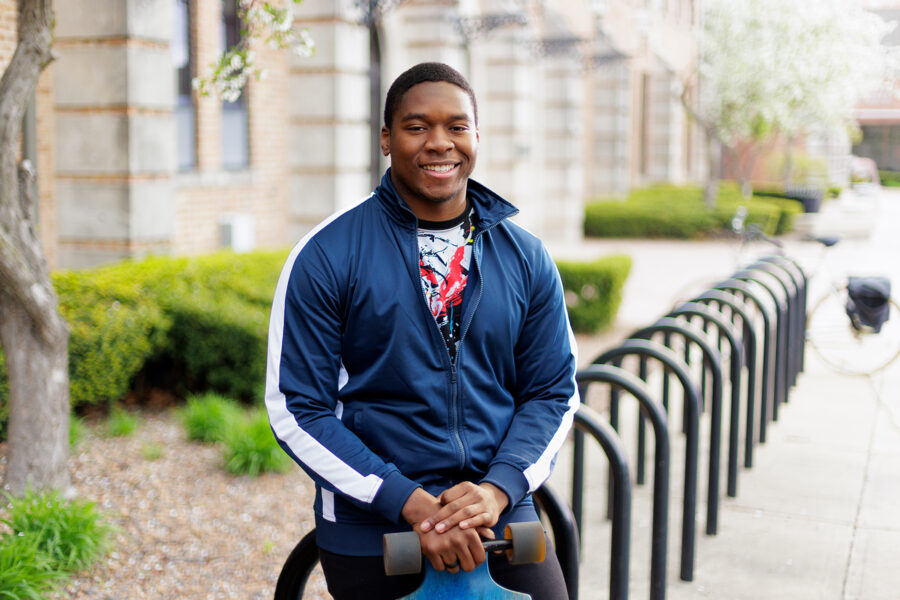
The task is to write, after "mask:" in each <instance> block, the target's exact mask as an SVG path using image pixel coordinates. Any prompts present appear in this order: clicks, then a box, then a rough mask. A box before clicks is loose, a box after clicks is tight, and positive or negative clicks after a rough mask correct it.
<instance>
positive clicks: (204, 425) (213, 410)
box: [178, 392, 243, 443]
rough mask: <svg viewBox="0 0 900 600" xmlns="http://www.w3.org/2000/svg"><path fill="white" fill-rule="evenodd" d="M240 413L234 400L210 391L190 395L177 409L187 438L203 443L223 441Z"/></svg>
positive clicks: (240, 415)
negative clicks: (182, 405) (198, 394)
mask: <svg viewBox="0 0 900 600" xmlns="http://www.w3.org/2000/svg"><path fill="white" fill-rule="evenodd" d="M242 415H243V413H242V412H241V409H240V407H239V406H238V405H237V403H236V402H234V401H233V400H230V399H228V398H225V397H224V396H220V395H218V394H215V393H212V392H207V393H206V394H203V395H200V396H193V395H192V396H190V397H189V398H188V399H187V403H186V404H185V405H184V407H182V408H181V409H180V410H179V411H178V416H179V418H180V420H181V423H182V425H183V426H184V430H185V432H186V433H187V438H188V439H189V440H191V441H193V442H203V443H212V442H221V441H224V440H225V438H226V436H227V434H228V431H229V429H231V428H232V427H233V426H234V424H235V423H237V422H239V421H240V420H241V418H242Z"/></svg>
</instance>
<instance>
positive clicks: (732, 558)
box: [552, 190, 900, 600]
mask: <svg viewBox="0 0 900 600" xmlns="http://www.w3.org/2000/svg"><path fill="white" fill-rule="evenodd" d="M848 214H850V215H852V216H853V218H852V219H850V218H848V217H847V216H846V215H848ZM842 223H846V224H847V225H848V228H847V230H846V231H841V224H842ZM804 226H807V227H810V228H811V229H810V230H812V231H816V232H817V233H823V234H824V233H846V234H850V235H849V236H848V237H849V238H852V239H847V240H845V241H842V242H841V244H839V245H838V246H837V247H836V248H834V249H833V250H832V251H831V252H829V254H828V258H827V262H828V266H829V267H830V268H829V269H828V270H829V271H830V272H831V273H837V274H845V273H847V272H852V273H854V274H862V273H876V272H877V273H881V274H885V275H888V276H890V277H891V279H892V281H893V282H894V287H895V290H894V296H895V297H896V296H897V295H898V292H900V288H898V286H900V260H898V259H900V239H898V233H900V191H892V190H884V191H883V192H881V193H880V194H879V195H878V196H876V197H866V198H854V197H852V196H851V197H847V198H844V199H843V200H842V201H840V202H836V203H834V204H832V205H831V206H830V207H829V206H828V205H826V206H825V207H824V208H823V212H822V214H820V215H818V216H816V217H814V218H813V219H811V220H810V221H808V222H806V223H804ZM851 226H852V227H851ZM787 251H788V253H789V254H791V255H792V256H795V257H796V258H797V259H798V260H800V262H801V263H803V264H804V266H807V265H809V269H812V268H813V265H814V264H815V263H816V260H817V258H818V257H819V256H820V255H821V251H820V249H819V247H818V245H817V244H814V243H810V242H803V241H800V240H799V239H796V240H789V241H788V243H787ZM613 252H624V253H626V254H629V255H631V256H632V258H633V260H634V266H633V270H632V274H631V276H630V278H629V281H628V283H627V285H626V290H625V298H624V302H623V305H622V308H621V311H620V313H619V319H618V321H617V324H616V326H615V327H614V329H613V330H612V331H610V332H607V333H605V334H604V335H602V336H596V337H589V336H585V337H580V338H579V340H578V341H579V351H580V354H581V357H580V359H581V362H582V364H586V363H587V362H589V361H590V359H591V358H593V357H594V356H595V355H596V354H597V353H599V352H600V351H601V350H603V349H605V348H608V347H611V346H612V345H614V344H615V343H617V342H618V341H619V340H620V339H621V338H622V337H623V336H624V335H625V334H627V333H628V332H629V331H632V330H634V329H637V328H639V327H642V326H645V325H649V324H651V323H652V322H653V321H655V320H656V319H657V318H659V317H660V316H662V315H663V314H664V313H665V312H667V310H668V309H669V308H670V306H671V305H672V304H673V303H674V302H675V300H676V299H678V298H680V297H684V295H685V293H687V292H686V291H685V287H686V286H687V284H688V283H690V282H698V281H705V280H714V279H720V278H722V277H725V276H727V275H729V274H730V273H732V272H733V271H734V267H735V265H734V251H733V246H732V245H731V244H728V243H726V242H671V241H659V242H655V241H628V240H621V241H618V240H604V241H599V242H587V243H586V244H585V245H584V246H583V247H581V248H579V249H578V250H572V251H569V252H567V251H566V250H565V249H554V253H557V254H558V255H562V256H565V257H571V256H574V255H575V254H576V253H577V255H578V256H579V257H581V258H588V257H590V256H602V255H605V254H609V253H613ZM819 279H822V276H821V275H819ZM822 285H823V282H821V281H819V282H816V283H815V284H814V285H813V286H812V290H811V298H815V297H817V294H819V293H821V292H820V290H821V289H822ZM892 318H900V315H894V316H893V317H892ZM806 357H807V361H806V369H805V372H804V373H802V374H801V375H800V377H799V379H798V381H797V385H796V386H795V387H794V389H793V390H792V392H791V395H790V401H789V403H787V404H785V405H782V406H781V408H780V410H779V420H778V421H777V422H775V423H772V424H770V426H769V428H768V439H767V442H766V444H764V445H758V446H757V447H756V451H755V456H754V466H753V468H752V469H742V470H741V473H740V477H739V482H738V494H737V497H736V498H733V499H731V498H725V497H724V492H723V493H722V494H721V503H720V512H719V519H718V523H719V527H718V534H717V535H715V536H707V535H705V534H704V527H705V514H706V512H705V511H706V507H705V504H704V503H703V502H702V500H703V499H705V496H706V470H705V468H704V465H705V460H706V456H707V453H706V448H705V447H704V446H703V445H701V453H700V463H701V467H700V474H699V480H698V490H697V492H698V494H697V495H698V500H700V502H699V503H698V507H697V519H696V527H697V543H696V561H695V569H694V577H693V581H691V582H683V581H680V580H679V578H678V573H679V569H678V566H679V556H680V552H681V548H680V538H681V528H682V523H681V499H682V497H683V496H682V494H683V490H682V475H681V472H682V468H683V465H681V466H679V462H683V456H684V454H683V448H682V442H681V441H680V439H681V438H682V437H683V436H680V435H677V434H676V435H673V436H672V438H673V453H672V457H673V464H672V471H671V475H670V516H669V534H668V539H669V553H668V561H667V565H668V584H667V597H668V598H674V599H682V598H683V599H688V598H716V599H723V600H724V599H728V600H742V599H746V600H757V599H766V600H772V599H785V600H804V599H810V600H812V599H861V600H880V599H884V600H896V599H898V598H900V558H898V554H900V361H897V362H896V363H895V364H893V365H892V366H891V367H890V368H889V369H888V370H887V371H885V372H883V373H881V374H879V375H877V376H875V377H872V378H858V377H849V376H843V375H839V374H836V373H834V372H833V371H831V370H829V369H828V368H827V367H826V366H825V365H823V364H822V363H820V362H819V361H818V360H817V359H816V356H815V354H814V353H813V352H807V354H806ZM707 418H708V417H707ZM726 419H727V411H726ZM679 422H680V421H679ZM622 431H624V432H625V433H623V436H622V437H623V439H624V441H625V446H626V448H628V450H629V452H632V451H633V450H632V449H633V447H634V443H635V442H634V440H635V438H636V436H635V435H634V429H633V428H631V427H627V426H623V429H622ZM648 438H650V439H651V440H652V435H649V436H648ZM706 439H707V433H706V430H703V433H702V434H701V440H706ZM649 445H650V447H651V450H650V451H649V453H652V444H649ZM723 451H724V444H723ZM649 453H648V456H652V454H649ZM567 454H568V453H566V452H564V453H563V456H561V459H560V465H559V466H558V467H557V470H556V472H555V473H554V475H553V480H552V482H553V484H554V486H555V487H556V488H557V489H558V490H559V491H561V492H565V493H567V490H568V489H569V488H568V477H569V467H568V460H567V459H568V455H567ZM723 459H724V457H723ZM604 460H605V459H604V458H603V456H602V455H601V454H600V451H599V450H595V451H594V453H593V454H591V455H590V456H589V464H590V465H593V466H595V469H596V468H598V467H597V466H599V465H603V464H604ZM648 480H650V481H652V464H651V463H650V461H649V460H648ZM588 485H589V494H590V496H589V499H588V502H589V503H590V506H589V508H588V513H587V514H586V515H585V519H586V523H587V525H586V530H585V534H584V539H583V544H584V550H583V560H582V565H581V572H582V576H581V595H580V597H581V598H582V599H585V600H591V599H594V598H606V597H607V594H608V579H607V578H608V565H609V531H608V529H609V525H608V523H607V522H606V521H605V519H604V518H603V515H604V513H605V500H603V498H604V495H605V476H592V477H591V478H590V479H589V481H588ZM721 487H722V488H723V489H724V460H723V469H722V484H721ZM650 488H651V485H650V484H649V483H648V484H647V485H645V486H641V487H636V488H635V492H634V493H635V496H634V500H633V506H632V525H631V547H632V551H631V569H630V572H631V577H630V597H631V598H647V597H649V582H648V574H649V542H650V539H649V538H650V517H651V508H650V507H651V505H650V494H651V491H652V490H651V489H650Z"/></svg>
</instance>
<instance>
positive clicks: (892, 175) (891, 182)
mask: <svg viewBox="0 0 900 600" xmlns="http://www.w3.org/2000/svg"><path fill="white" fill-rule="evenodd" d="M878 177H879V179H881V185H883V186H885V187H900V171H885V170H879V171H878Z"/></svg>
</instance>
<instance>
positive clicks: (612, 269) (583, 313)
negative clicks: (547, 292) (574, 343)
mask: <svg viewBox="0 0 900 600" xmlns="http://www.w3.org/2000/svg"><path fill="white" fill-rule="evenodd" d="M556 265H557V267H558V268H559V276H560V278H561V279H562V283H563V289H564V290H565V294H566V306H567V308H568V310H569V322H570V323H571V325H572V329H573V330H574V331H575V332H578V333H593V332H596V331H598V330H600V329H602V328H604V327H607V326H609V325H610V324H612V322H613V320H614V319H615V316H616V312H618V310H619V304H620V303H621V302H622V290H623V288H624V287H625V280H626V279H627V278H628V273H629V272H630V271H631V258H630V257H628V256H625V255H613V256H606V257H603V258H601V259H599V260H596V261H593V262H567V261H558V262H557V263H556Z"/></svg>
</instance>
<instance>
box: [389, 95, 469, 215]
mask: <svg viewBox="0 0 900 600" xmlns="http://www.w3.org/2000/svg"><path fill="white" fill-rule="evenodd" d="M388 125H389V127H390V128H388V127H382V129H381V150H382V152H384V154H385V156H388V155H390V157H391V181H392V182H393V184H394V187H396V188H397V192H399V194H400V197H401V198H403V200H405V201H406V203H407V204H409V206H410V208H411V209H412V210H413V212H414V213H415V214H416V216H417V217H419V218H420V219H425V220H428V221H443V220H447V219H452V218H454V217H457V216H459V215H460V214H461V213H462V212H463V210H464V209H465V206H466V182H467V181H468V179H469V175H471V174H472V170H473V169H474V168H475V158H476V156H477V154H478V130H477V128H476V127H475V110H474V107H473V106H472V100H471V99H470V98H469V95H468V94H467V93H466V92H465V91H463V89H462V88H459V87H457V86H455V85H453V84H452V83H447V82H445V81H427V82H423V83H419V84H416V85H414V86H413V87H411V88H409V90H407V92H406V93H405V94H404V95H403V98H402V99H401V101H400V105H399V106H398V107H397V110H396V111H395V112H394V116H393V123H389V124H388Z"/></svg>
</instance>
